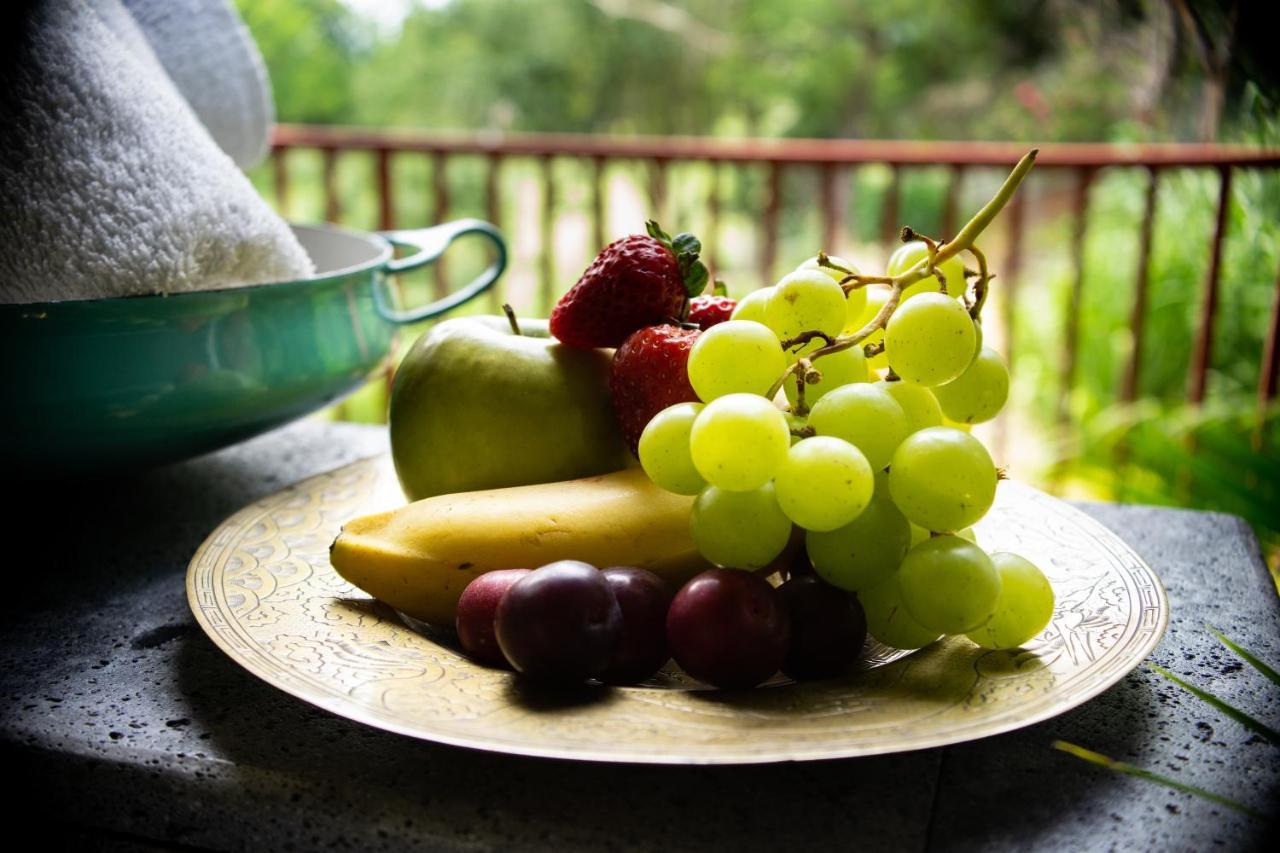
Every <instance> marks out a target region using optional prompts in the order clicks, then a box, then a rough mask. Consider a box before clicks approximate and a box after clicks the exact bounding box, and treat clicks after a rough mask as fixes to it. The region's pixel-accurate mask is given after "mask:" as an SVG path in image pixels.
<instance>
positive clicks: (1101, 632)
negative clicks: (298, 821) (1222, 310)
mask: <svg viewBox="0 0 1280 853" xmlns="http://www.w3.org/2000/svg"><path fill="white" fill-rule="evenodd" d="M403 500H404V498H403V497H402V495H401V493H400V490H399V486H398V485H397V483H396V478H395V474H394V471H393V470H392V467H391V464H390V459H389V457H386V456H382V457H377V458H373V459H366V460H363V461H360V462H356V463H354V464H351V465H348V466H345V467H343V468H339V469H337V470H335V471H332V472H330V473H328V474H322V475H320V476H318V477H313V478H311V479H309V480H306V481H303V482H301V483H298V484H296V485H294V486H290V487H289V488H287V489H284V490H283V491H281V492H279V493H277V494H275V495H272V496H271V497H268V498H266V499H264V500H261V501H258V502H257V503H254V504H252V505H250V506H248V507H246V508H244V509H243V510H241V511H240V512H238V513H236V514H235V515H233V516H231V517H230V518H228V519H227V520H226V521H225V522H223V524H222V525H220V526H219V527H218V528H217V529H216V530H214V532H213V533H212V534H210V536H209V538H208V539H207V540H205V542H204V544H202V545H201V546H200V549H199V550H198V551H197V552H196V554H195V556H194V557H193V558H192V560H191V564H190V567H189V568H188V571H187V596H188V600H189V602H190V605H191V610H192V612H193V613H194V614H195V617H196V621H198V622H199V623H200V625H201V627H203V628H204V630H205V632H206V633H207V634H208V635H209V636H210V637H211V638H212V639H213V641H214V642H215V643H216V644H217V645H218V646H219V647H220V648H221V649H222V650H223V651H224V652H226V653H227V654H228V655H230V656H231V658H232V659H233V660H234V661H236V662H237V663H238V664H240V665H241V666H243V667H244V668H245V669H247V670H248V671H249V672H251V673H253V674H254V675H256V676H258V677H259V678H261V679H263V680H264V681H267V682H268V683H270V684H273V685H275V686H276V687H278V688H280V689H281V690H284V691H285V692H287V693H290V694H292V695H294V696H297V697H298V698H300V699H303V700H305V701H307V702H310V703H312V704H313V705H317V706H319V707H321V708H324V709H325V710H328V711H331V712H332V713H335V714H338V715H341V716H343V717H347V718H350V719H352V720H357V721H359V722H362V723H366V724H368V725H371V726H376V727H378V728H381V729H386V730H388V731H393V732H398V733H401V734H405V735H410V736H413V737H418V738H424V739H427V740H433V741H438V742H441V743H448V744H455V745H459V746H466V747H472V748H476V749H487V750H494V751H499V752H508V753H515V754H521V755H536V756H548V757H555V758H570V759H579V760H589V761H621V762H645V763H666V764H698V763H718V764H732V763H755V762H770V761H794V760H809V759H822V758H838V757H847V756H857V755H872V754H877V753H886V752H898V751H903V750H911V749H922V748H925V747H933V746H942V745H945V744H950V743H957V742H960V741H966V740H972V739H974V738H980V737H986V736H988V735H993V734H998V733H1000V732H1006V731H1010V730H1012V729H1016V728H1019V727H1021V726H1025V725H1029V724H1031V723H1034V722H1038V721H1040V720H1043V719H1046V718H1048V717H1052V716H1054V715H1056V714H1060V713H1062V712H1063V711H1066V710H1068V709H1070V708H1073V707H1075V706H1077V705H1079V704H1081V703H1083V702H1085V701H1087V700H1089V699H1090V698H1092V697H1094V696H1096V695H1098V694H1099V693H1101V692H1102V691H1103V690H1105V689H1106V688H1108V687H1109V686H1111V685H1112V684H1114V683H1115V682H1117V681H1118V680H1119V679H1120V678H1122V677H1123V676H1124V674H1125V673H1127V672H1128V671H1129V670H1131V669H1133V668H1134V667H1135V666H1137V665H1138V664H1139V663H1140V662H1141V661H1142V660H1143V659H1144V658H1145V657H1146V656H1147V655H1148V654H1149V653H1150V652H1151V650H1152V649H1153V648H1154V647H1155V645H1156V643H1157V642H1159V640H1160V638H1161V636H1163V634H1164V631H1165V627H1166V626H1167V624H1168V620H1169V602H1168V599H1167V597H1166V596H1165V592H1164V588H1163V587H1162V586H1161V584H1160V581H1159V579H1158V578H1157V577H1156V575H1155V573H1154V572H1153V571H1152V570H1151V569H1150V568H1149V567H1148V566H1147V565H1146V564H1145V563H1144V562H1143V561H1142V560H1141V559H1140V558H1139V557H1138V556H1137V555H1136V554H1135V553H1134V552H1133V551H1132V550H1131V549H1130V548H1129V547H1128V546H1127V545H1125V544H1124V542H1122V541H1121V540H1120V539H1119V538H1117V537H1116V536H1115V534H1113V533H1111V532H1110V531H1109V530H1107V529H1106V528H1105V527H1103V526H1101V525H1100V524H1098V523H1097V522H1095V521H1093V520H1092V519H1090V518H1089V517H1088V516H1086V515H1084V514H1083V513H1081V512H1079V511H1078V510H1076V509H1073V508H1072V507H1070V506H1068V505H1067V504H1065V503H1063V502H1062V501H1059V500H1057V499H1056V498H1053V497H1050V496H1049V495H1046V494H1044V493H1042V492H1039V491H1037V490H1035V489H1033V488H1031V487H1029V486H1025V485H1021V484H1018V483H1014V482H1003V483H1001V485H1000V488H999V492H998V495H997V498H996V504H995V506H994V507H993V508H992V510H991V511H990V512H989V513H988V514H987V517H986V518H984V519H983V520H982V522H980V523H979V524H978V525H977V528H976V530H977V533H978V540H979V542H980V543H981V544H982V546H983V547H984V548H986V549H987V550H988V551H1002V550H1009V551H1015V552H1017V553H1019V554H1022V555H1023V556H1025V557H1027V558H1028V559H1030V560H1031V561H1033V562H1034V563H1036V564H1037V565H1038V566H1040V567H1041V569H1043V570H1044V571H1045V573H1046V574H1047V575H1048V576H1049V579H1050V580H1051V581H1052V583H1053V587H1054V590H1055V593H1056V595H1057V606H1056V608H1055V611H1054V615H1053V619H1052V621H1051V622H1050V624H1049V627H1048V628H1046V629H1045V631H1044V632H1043V633H1042V634H1041V635H1040V636H1038V637H1036V638H1035V639H1034V640H1032V641H1031V642H1030V643H1028V645H1027V646H1026V648H1025V649H1021V650H1018V651H1016V652H992V651H987V650H984V649H981V648H978V647H977V646H974V645H973V644H972V643H970V642H969V641H968V640H966V639H964V638H963V637H956V638H947V639H945V640H943V641H941V642H939V643H935V644H934V645H932V646H930V647H928V648H925V649H922V650H920V651H918V652H915V653H912V654H910V655H905V656H903V655H900V654H899V653H895V652H891V651H889V650H885V649H884V648H883V647H881V648H880V650H879V651H877V653H876V655H875V660H874V664H875V665H874V666H873V667H870V668H866V669H863V670H862V671H859V672H853V673H850V674H849V675H847V676H844V677H841V678H836V679H828V680H823V681H813V682H805V683H788V682H785V680H783V681H781V683H772V684H771V685H767V686H764V687H759V688H755V689H753V690H743V691H718V690H696V689H687V688H688V687H689V686H690V685H688V684H687V682H685V681H683V680H682V679H680V678H679V676H678V674H674V675H673V674H667V675H665V676H663V677H662V678H660V679H659V680H658V681H656V682H654V683H653V684H652V685H650V686H641V687H626V688H605V687H595V686H590V685H586V686H583V687H581V688H577V689H572V690H565V689H550V688H544V689H539V688H535V687H531V686H529V685H527V684H525V683H523V682H522V681H521V680H519V679H517V678H516V677H514V676H513V675H512V674H511V673H509V672H505V671H502V670H496V669H489V668H486V667H483V666H479V665H477V664H474V663H471V662H470V661H468V660H467V659H466V658H465V657H463V656H462V655H460V654H459V653H457V652H456V651H455V650H454V649H453V648H452V647H450V646H449V645H447V644H446V643H444V642H437V641H436V640H435V639H432V638H430V637H429V636H427V635H424V634H422V633H419V632H418V631H415V630H413V629H412V628H411V627H409V626H407V625H406V624H405V622H404V621H402V620H401V619H400V618H398V616H397V614H396V613H395V611H393V610H391V609H390V608H388V607H386V606H385V605H383V604H381V603H380V602H377V601H375V600H373V599H371V598H370V597H369V596H368V595H366V594H365V593H363V592H361V591H360V590H358V589H356V588H354V587H352V586H351V585H350V584H348V583H347V582H346V581H344V580H342V579H341V578H340V577H338V575H337V573H335V572H334V570H333V568H332V567H331V566H330V565H329V559H328V548H329V544H330V543H331V542H332V541H333V538H334V537H335V536H336V535H337V533H338V530H339V528H340V527H341V526H342V524H343V522H345V521H346V520H347V519H349V518H352V517H354V516H357V515H363V514H366V513H369V512H374V511H377V510H381V509H386V508H390V507H393V506H396V505H398V504H400V503H402V502H403Z"/></svg>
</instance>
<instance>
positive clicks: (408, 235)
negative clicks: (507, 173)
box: [373, 219, 507, 324]
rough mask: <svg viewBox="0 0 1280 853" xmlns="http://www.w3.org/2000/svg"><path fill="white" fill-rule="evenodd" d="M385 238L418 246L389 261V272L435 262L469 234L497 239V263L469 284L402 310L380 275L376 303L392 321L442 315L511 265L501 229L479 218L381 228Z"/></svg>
mask: <svg viewBox="0 0 1280 853" xmlns="http://www.w3.org/2000/svg"><path fill="white" fill-rule="evenodd" d="M378 233H379V234H380V235H381V236H382V237H383V238H385V239H386V240H387V241H389V242H390V243H392V244H394V245H396V246H407V247H409V248H411V249H417V251H416V252H414V253H413V254H411V255H406V256H405V257H403V258H395V259H392V260H390V261H387V263H386V265H385V266H384V267H383V271H384V272H386V273H387V274H388V275H396V274H397V273H402V272H409V271H410V270H416V269H420V268H421V267H425V266H426V265H427V264H430V263H434V262H435V261H436V260H438V259H439V258H440V256H441V255H443V254H444V251H445V249H447V248H449V244H451V243H452V242H453V241H454V240H456V239H458V238H459V237H462V236H463V235H465V234H480V235H482V236H483V237H485V238H486V239H488V240H489V241H490V242H492V243H493V248H494V258H493V263H491V264H489V266H488V267H487V268H486V269H485V270H484V272H482V273H480V275H478V276H476V277H475V278H474V279H472V280H471V282H470V283H469V284H467V286H466V287H463V288H462V289H460V290H456V291H454V292H453V293H450V294H449V295H448V296H445V297H442V298H440V299H437V300H436V301H435V302H430V303H428V304H426V305H421V306H419V307H417V308H411V309H408V310H405V311H402V310H400V309H398V308H395V307H394V304H393V301H392V300H391V299H390V297H389V294H388V293H387V292H386V279H385V277H380V278H379V280H378V281H376V282H375V283H374V288H373V296H374V304H375V305H376V306H377V308H378V313H379V314H381V315H382V317H383V319H385V320H387V321H388V322H391V323H401V324H403V323H417V322H418V321H420V320H427V319H430V318H431V317H438V316H439V315H441V314H443V313H444V312H446V311H449V310H451V309H453V308H457V307H458V306H459V305H461V304H462V303H464V302H467V301H468V300H471V299H473V298H475V297H476V296H479V295H480V294H481V293H484V292H485V291H486V290H488V289H489V288H490V287H492V286H493V283H494V282H496V281H497V280H498V276H500V275H502V271H503V270H504V269H506V267H507V244H506V242H505V241H504V240H503V239H502V234H501V233H499V231H498V229H497V228H495V227H494V226H492V225H490V224H489V223H488V222H483V221H481V220H479V219H458V220H455V221H453V222H446V223H444V224H442V225H436V226H434V227H431V228H414V229H410V230H406V231H380V232H378Z"/></svg>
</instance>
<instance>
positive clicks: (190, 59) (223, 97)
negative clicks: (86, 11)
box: [113, 0, 275, 169]
mask: <svg viewBox="0 0 1280 853" xmlns="http://www.w3.org/2000/svg"><path fill="white" fill-rule="evenodd" d="M113 2H114V0H113ZM124 6H125V8H127V9H128V11H129V14H130V15H131V16H132V18H133V20H135V21H137V24H138V27H139V28H140V29H141V30H142V32H143V34H144V35H145V36H146V40H147V41H148V42H149V43H150V46H151V48H152V50H154V51H155V54H154V55H155V56H156V58H157V59H158V60H159V61H160V63H161V64H162V65H163V66H164V70H165V71H166V72H168V75H169V78H170V79H171V80H173V83H174V85H176V86H177V87H178V91H179V92H181V93H182V96H183V98H185V99H186V101H187V103H188V104H190V105H191V108H192V109H193V110H195V113H196V116H197V117H198V118H199V119H200V122H201V124H203V125H204V126H205V128H206V129H207V130H208V131H209V135H210V136H212V137H213V141H214V142H216V143H218V146H219V147H221V148H222V150H223V151H225V152H227V154H229V155H230V156H231V159H232V160H235V161H236V165H238V166H239V167H240V168H242V169H248V168H249V167H251V166H253V165H255V164H256V163H258V161H260V160H261V159H262V158H263V156H265V155H266V153H267V142H268V140H269V137H270V133H271V125H272V123H273V122H275V108H274V105H273V104H272V102H271V83H270V81H269V79H268V78H267V71H266V68H264V67H263V64H262V56H261V54H259V53H258V47H257V45H255V44H254V43H253V38H252V36H250V35H249V30H248V28H247V27H245V25H244V23H243V22H242V21H241V20H240V18H239V16H238V15H237V14H236V12H235V10H234V9H232V8H231V0H124Z"/></svg>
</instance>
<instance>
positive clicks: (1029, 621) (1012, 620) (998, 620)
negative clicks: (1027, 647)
mask: <svg viewBox="0 0 1280 853" xmlns="http://www.w3.org/2000/svg"><path fill="white" fill-rule="evenodd" d="M991 562H992V564H993V565H994V566H995V567H996V571H997V572H999V573H1000V598H999V600H998V601H996V612H995V615H994V616H992V617H991V618H990V619H989V620H988V621H987V623H986V624H985V625H983V626H982V627H981V628H978V629H977V630H975V631H970V632H969V634H968V637H969V639H970V640H973V641H974V642H975V643H977V644H978V645H980V646H982V647H983V648H987V649H1015V648H1017V647H1018V646H1021V645H1022V644H1024V643H1026V642H1027V641H1028V640H1030V639H1031V638H1032V637H1034V636H1035V635H1036V634H1039V633H1040V632H1041V631H1043V630H1044V628H1045V626H1046V625H1048V624H1049V618H1050V617H1051V616H1053V602H1054V596H1053V587H1052V586H1051V585H1050V584H1049V579H1048V578H1046V577H1045V576H1044V573H1043V572H1041V571H1040V569H1039V568H1037V567H1036V565H1035V564H1034V563H1032V562H1031V561H1030V560H1028V559H1026V558H1025V557H1019V556H1018V555H1017V554H1009V553H1006V552H999V553H996V554H992V555H991Z"/></svg>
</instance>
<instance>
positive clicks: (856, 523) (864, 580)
mask: <svg viewBox="0 0 1280 853" xmlns="http://www.w3.org/2000/svg"><path fill="white" fill-rule="evenodd" d="M813 440H815V439H806V441H813ZM928 535H929V534H928V533H926V534H925V536H926V537H927V536H928ZM910 538H911V532H910V530H909V525H908V523H907V519H906V516H904V515H903V514H902V512H901V511H899V509H898V508H897V507H896V506H894V505H893V501H891V500H890V499H889V496H888V494H887V493H886V492H885V491H883V490H882V489H877V490H876V492H875V493H874V494H873V496H872V498H871V502H870V503H869V504H867V508H866V509H864V510H863V511H862V512H861V513H859V514H858V517H857V518H855V519H854V520H853V521H851V522H849V523H848V524H846V525H844V526H843V527H838V528H836V529H835V530H828V531H819V530H810V531H808V532H807V533H805V537H804V542H805V550H806V551H807V552H808V554H809V559H810V560H811V561H813V569H814V571H816V572H817V573H818V576H819V577H821V578H822V579H823V580H825V581H826V582H827V583H829V584H831V585H832V586H838V587H840V588H841V589H846V590H849V591H850V592H858V591H860V590H864V589H870V588H871V587H873V586H877V585H879V584H880V583H883V582H884V581H885V580H886V579H887V578H889V577H890V576H891V575H892V574H893V573H894V572H895V571H897V569H898V564H899V563H901V562H902V558H903V557H905V556H906V555H907V549H908V547H909V546H910V544H911V543H910Z"/></svg>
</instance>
